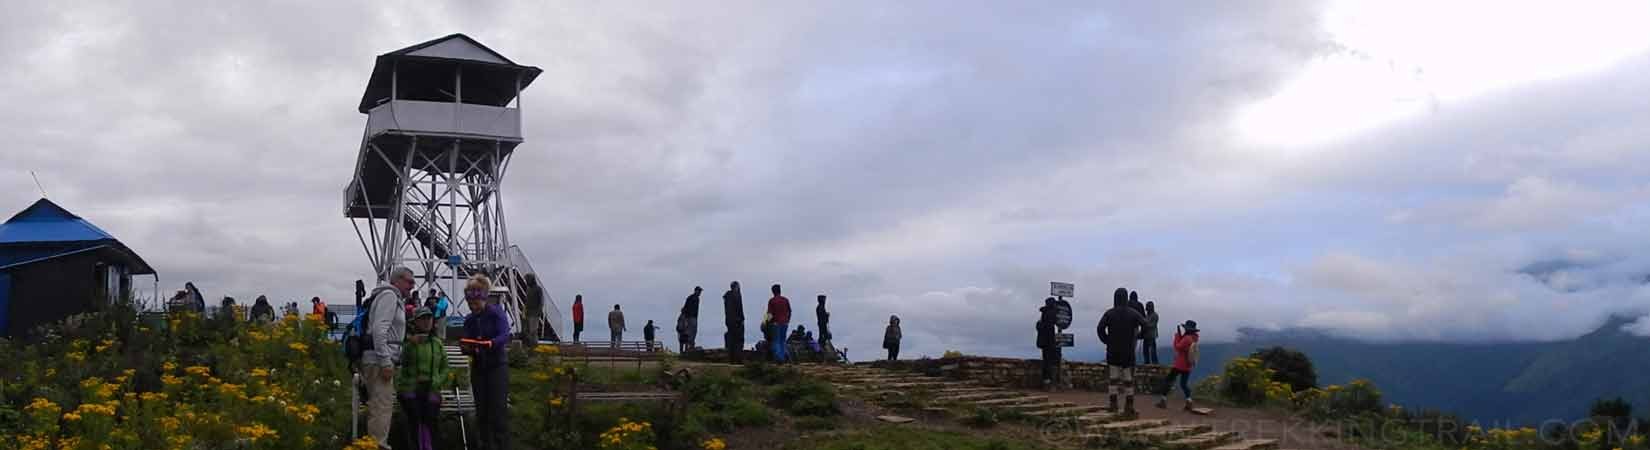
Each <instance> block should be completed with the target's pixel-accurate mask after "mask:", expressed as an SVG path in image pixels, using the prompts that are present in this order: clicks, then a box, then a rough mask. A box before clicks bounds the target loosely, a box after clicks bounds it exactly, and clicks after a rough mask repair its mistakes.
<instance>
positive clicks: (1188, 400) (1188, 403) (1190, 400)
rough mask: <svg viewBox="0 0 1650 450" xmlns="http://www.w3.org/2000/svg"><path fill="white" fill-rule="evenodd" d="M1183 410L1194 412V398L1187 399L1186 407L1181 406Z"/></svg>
mask: <svg viewBox="0 0 1650 450" xmlns="http://www.w3.org/2000/svg"><path fill="white" fill-rule="evenodd" d="M1181 410H1182V411H1186V412H1192V399H1189V398H1188V399H1186V407H1185V408H1181Z"/></svg>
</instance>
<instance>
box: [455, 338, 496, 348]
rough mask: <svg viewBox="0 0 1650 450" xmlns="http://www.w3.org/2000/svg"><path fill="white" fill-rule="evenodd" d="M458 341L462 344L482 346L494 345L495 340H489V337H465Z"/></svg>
mask: <svg viewBox="0 0 1650 450" xmlns="http://www.w3.org/2000/svg"><path fill="white" fill-rule="evenodd" d="M458 343H459V344H461V345H476V346H481V347H492V346H493V341H491V340H488V339H469V338H464V339H459V340H458Z"/></svg>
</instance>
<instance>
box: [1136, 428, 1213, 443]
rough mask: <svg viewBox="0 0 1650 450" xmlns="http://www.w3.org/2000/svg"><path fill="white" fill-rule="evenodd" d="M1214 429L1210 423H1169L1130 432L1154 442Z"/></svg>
mask: <svg viewBox="0 0 1650 450" xmlns="http://www.w3.org/2000/svg"><path fill="white" fill-rule="evenodd" d="M1212 429H1214V427H1212V426H1209V425H1204V424H1196V425H1167V426H1161V427H1157V428H1147V429H1144V430H1139V431H1135V432H1133V433H1129V434H1130V435H1133V436H1139V437H1142V438H1146V440H1149V441H1152V442H1162V441H1171V440H1175V439H1180V438H1183V437H1186V436H1191V435H1195V434H1198V433H1204V432H1208V431H1209V430H1212Z"/></svg>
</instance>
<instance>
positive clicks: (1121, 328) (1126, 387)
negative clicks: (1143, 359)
mask: <svg viewBox="0 0 1650 450" xmlns="http://www.w3.org/2000/svg"><path fill="white" fill-rule="evenodd" d="M1145 322H1146V318H1145V317H1142V316H1141V315H1140V312H1139V311H1135V310H1134V308H1133V307H1130V306H1129V291H1128V290H1127V289H1124V288H1117V291H1116V292H1114V293H1112V308H1111V309H1108V310H1106V313H1105V314H1104V315H1102V316H1100V324H1099V325H1097V326H1096V327H1095V332H1096V333H1097V334H1099V335H1100V342H1104V343H1105V344H1106V371H1107V378H1109V379H1110V381H1111V388H1110V393H1111V395H1110V399H1111V402H1110V407H1109V408H1107V409H1108V410H1109V411H1111V412H1114V413H1115V412H1117V411H1118V409H1117V397H1118V395H1122V396H1124V397H1125V400H1126V403H1125V404H1124V405H1125V406H1124V408H1123V410H1122V411H1123V413H1122V414H1123V417H1133V416H1135V415H1137V414H1138V413H1137V412H1136V411H1135V410H1134V347H1135V341H1137V340H1139V339H1140V328H1141V327H1142V326H1144V324H1145Z"/></svg>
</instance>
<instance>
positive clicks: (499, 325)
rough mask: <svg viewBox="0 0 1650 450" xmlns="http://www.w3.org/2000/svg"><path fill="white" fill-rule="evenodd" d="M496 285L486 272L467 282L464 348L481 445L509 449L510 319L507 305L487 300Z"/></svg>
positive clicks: (489, 448) (490, 449)
mask: <svg viewBox="0 0 1650 450" xmlns="http://www.w3.org/2000/svg"><path fill="white" fill-rule="evenodd" d="M492 288H493V282H492V280H490V279H488V278H487V276H486V275H475V276H471V277H470V280H469V281H468V282H466V283H465V284H464V301H466V302H468V303H469V306H470V315H469V316H468V317H465V318H464V336H465V338H466V339H464V340H463V341H460V342H461V343H462V344H463V345H461V348H462V349H463V350H464V351H465V352H466V354H468V355H469V356H470V386H471V388H472V389H474V390H475V402H476V415H477V418H478V419H480V424H479V425H478V429H479V433H478V434H479V435H480V438H481V439H480V440H481V442H482V443H483V444H484V445H483V446H482V447H483V448H486V449H488V450H507V449H509V448H510V416H509V411H510V410H509V408H508V405H507V402H508V401H509V399H510V366H509V363H510V358H509V355H508V350H509V347H510V319H509V317H508V316H506V315H505V314H504V308H502V307H500V306H499V305H498V304H497V303H491V302H488V301H487V293H488V292H491V291H492Z"/></svg>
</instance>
